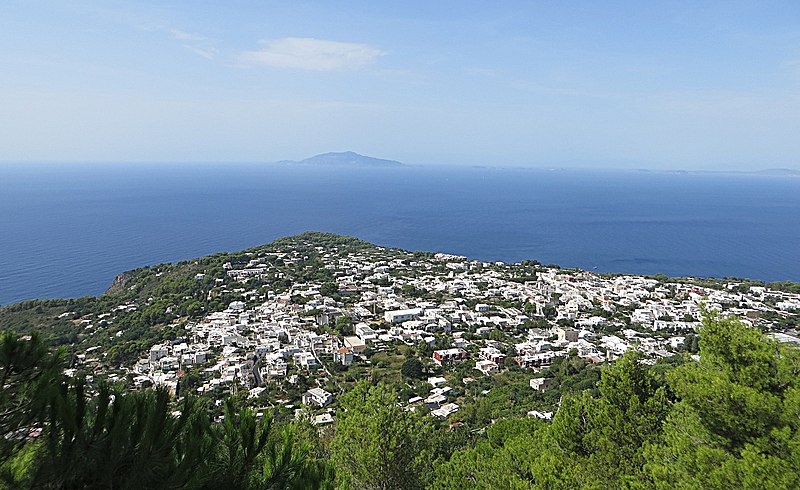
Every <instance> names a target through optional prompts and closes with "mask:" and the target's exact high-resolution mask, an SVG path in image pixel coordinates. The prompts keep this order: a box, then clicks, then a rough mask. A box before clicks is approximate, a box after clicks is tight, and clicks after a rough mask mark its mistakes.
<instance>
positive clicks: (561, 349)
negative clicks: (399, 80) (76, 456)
mask: <svg viewBox="0 0 800 490" xmlns="http://www.w3.org/2000/svg"><path fill="white" fill-rule="evenodd" d="M306 253H307V252H306ZM315 255H316V258H317V259H319V260H320V261H321V262H322V264H323V267H324V269H325V271H326V272H327V273H328V274H329V275H330V277H332V278H333V281H335V284H336V288H337V289H336V290H335V291H334V292H333V293H331V292H329V291H328V292H326V294H323V292H322V289H323V285H322V284H315V283H292V284H291V286H290V287H288V288H287V289H286V290H283V291H269V292H268V293H260V292H258V291H257V286H258V285H259V284H262V283H263V281H264V280H265V279H266V278H270V277H289V278H290V276H289V272H288V270H289V269H288V267H289V266H293V265H295V264H298V263H301V262H302V261H303V260H306V259H307V258H308V257H307V255H304V253H301V252H297V251H293V250H291V249H289V250H283V251H272V252H264V253H263V256H253V257H251V260H249V262H247V263H242V264H230V263H227V264H225V266H224V268H223V269H224V277H220V278H215V284H219V285H221V286H220V287H226V288H228V287H230V288H237V289H234V290H235V291H239V292H240V294H241V299H240V300H237V301H233V302H231V303H230V304H229V305H228V307H227V308H225V309H224V310H222V311H216V312H210V313H208V314H207V315H206V316H204V317H203V318H202V319H201V320H199V321H194V322H191V323H189V324H188V325H186V326H185V330H184V331H185V335H183V336H182V337H180V338H178V339H176V340H174V341H170V342H165V343H162V344H158V345H154V346H152V348H151V349H150V350H149V352H148V353H147V355H146V356H145V357H143V358H142V359H140V360H139V361H138V362H136V364H135V365H133V366H131V367H130V374H131V376H132V379H133V384H134V386H137V387H144V386H150V385H163V386H167V387H168V388H169V389H170V390H172V391H174V392H176V391H177V390H178V387H179V385H180V383H179V379H180V378H181V376H184V375H185V373H186V372H187V371H188V370H190V369H193V370H195V371H197V370H199V372H200V373H201V374H202V380H201V383H200V386H198V387H196V388H195V389H196V390H197V391H198V392H199V393H201V394H202V393H214V392H215V390H227V391H231V390H248V391H249V393H250V395H251V396H253V397H258V396H260V395H261V394H262V393H263V390H264V388H263V387H264V385H265V384H267V383H269V382H272V381H275V382H278V383H292V382H293V379H295V380H296V379H297V376H298V375H299V374H302V375H303V376H304V377H305V378H307V379H311V380H313V381H314V382H315V383H316V384H317V386H316V387H313V388H310V389H308V390H307V391H306V392H305V393H304V394H303V395H302V396H301V397H300V400H296V401H295V402H299V403H301V404H303V405H306V406H308V407H311V408H313V409H319V410H322V409H326V407H329V406H330V405H331V404H333V403H334V402H335V398H336V393H331V392H330V391H328V390H326V389H325V387H326V386H328V387H330V384H328V382H329V381H330V380H331V379H332V377H334V376H335V373H332V369H331V368H332V367H333V365H340V366H342V367H347V366H350V365H352V364H354V363H363V362H368V360H369V358H370V355H371V354H372V353H374V352H378V351H382V350H387V349H391V348H392V346H393V345H400V344H404V345H408V346H420V345H424V346H429V350H428V352H430V351H431V350H432V355H431V356H430V358H429V359H428V361H427V362H429V363H430V364H431V365H432V366H441V367H442V368H444V369H445V370H446V369H447V368H448V367H450V366H452V365H454V364H461V363H466V362H468V363H470V365H474V372H475V376H492V375H494V374H496V373H498V372H500V371H502V370H504V369H506V367H507V365H508V363H512V362H513V363H515V364H516V365H517V366H519V367H521V368H523V369H530V370H532V379H531V389H532V390H537V391H542V390H546V389H549V388H550V387H551V386H550V385H549V384H548V383H549V382H548V381H547V380H546V379H545V378H537V377H534V376H533V371H535V370H538V369H540V368H542V367H544V366H548V365H549V364H551V363H552V362H553V360H554V359H555V358H557V357H559V356H567V355H570V354H572V355H578V356H580V357H582V358H584V359H586V360H589V361H591V362H603V361H611V360H614V359H616V358H617V357H619V356H621V355H622V354H624V353H625V352H626V351H628V350H631V349H637V350H639V351H641V352H642V353H644V355H645V358H646V359H648V362H655V360H657V359H658V358H660V357H668V356H671V355H673V354H674V351H675V350H676V349H678V348H680V346H681V344H682V343H683V342H684V340H685V336H686V334H687V333H691V332H693V331H695V330H696V329H697V328H698V326H699V324H700V323H699V322H700V320H701V317H702V311H703V309H706V310H718V311H722V312H723V313H724V314H735V315H738V316H739V317H741V318H742V319H743V320H744V321H746V322H758V321H760V320H759V319H760V317H761V316H762V315H763V313H765V312H774V313H776V314H779V315H783V316H786V315H792V314H794V312H795V311H800V295H797V294H791V293H784V292H779V291H773V290H770V289H767V288H764V287H750V288H749V290H746V291H744V292H743V291H742V289H743V288H740V287H736V286H737V284H731V285H730V287H723V288H721V289H712V288H705V287H700V286H697V285H694V284H683V283H678V282H674V283H664V282H659V281H657V280H655V279H650V278H645V277H640V276H632V275H624V276H613V277H604V276H600V275H598V274H594V273H591V272H583V271H564V270H560V269H557V268H551V267H541V266H539V267H537V269H536V274H535V276H534V277H530V276H528V277H526V278H525V280H522V281H521V280H519V279H518V278H519V275H520V274H519V268H520V265H519V264H504V263H500V262H479V261H474V260H467V259H466V258H464V257H459V256H453V255H446V254H435V255H432V254H429V255H422V256H420V255H419V254H411V253H406V252H402V251H397V250H388V249H382V248H379V247H375V249H374V250H373V251H371V252H370V251H342V252H340V251H339V250H338V249H336V248H335V247H332V248H325V247H317V248H316V250H315ZM197 279H198V280H204V279H205V276H204V275H203V274H198V277H197ZM407 292H413V294H409V293H407ZM128 307H130V306H128ZM345 316H346V317H349V318H350V319H352V334H350V335H341V334H340V333H338V332H336V331H335V329H333V328H332V327H333V326H334V325H335V324H336V320H337V319H338V318H341V317H345ZM780 335H782V336H783V337H781V338H782V339H783V340H786V341H796V337H795V336H794V333H793V332H781V333H780ZM429 385H430V389H429V391H428V392H427V393H419V394H418V395H419V396H416V397H412V398H411V399H410V400H409V401H408V408H409V409H414V408H415V407H416V406H420V405H422V404H424V405H425V406H427V407H428V408H429V409H430V413H431V415H432V416H435V417H439V418H443V419H446V418H447V417H449V416H450V415H451V414H453V413H455V412H457V411H458V410H459V405H458V404H457V403H456V400H452V399H451V398H450V391H451V389H450V388H449V387H448V386H446V379H445V378H442V377H432V378H431V379H430V380H429ZM330 413H331V412H329V411H326V412H325V414H328V415H326V416H325V417H323V418H322V419H320V420H322V421H323V422H324V421H330V420H329V419H330V417H331V416H330ZM546 416H547V414H546V413H543V414H542V417H543V418H546ZM321 423H322V422H321Z"/></svg>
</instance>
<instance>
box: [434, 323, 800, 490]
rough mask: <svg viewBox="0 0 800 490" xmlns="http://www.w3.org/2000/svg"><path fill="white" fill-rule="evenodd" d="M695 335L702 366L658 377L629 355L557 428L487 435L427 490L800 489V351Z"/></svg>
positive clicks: (566, 405)
mask: <svg viewBox="0 0 800 490" xmlns="http://www.w3.org/2000/svg"><path fill="white" fill-rule="evenodd" d="M700 334H701V340H700V356H701V360H700V362H687V363H685V364H683V365H681V366H679V367H677V368H675V369H672V370H669V371H667V372H666V374H665V375H663V376H662V375H660V374H658V372H657V371H656V370H654V369H653V368H648V367H647V366H646V365H644V364H642V363H639V362H637V357H636V354H633V353H629V354H627V355H626V356H624V357H623V358H622V359H621V360H619V361H617V362H616V363H615V364H613V365H612V366H609V367H607V368H606V369H604V370H603V372H602V377H601V380H600V382H599V383H598V389H599V394H598V396H597V397H592V396H590V395H589V393H588V392H584V393H582V394H580V395H578V396H573V397H566V398H564V399H563V400H562V403H561V406H560V408H559V410H558V412H557V413H556V415H555V417H554V419H553V422H552V423H549V424H544V423H539V422H532V421H530V420H526V419H509V420H505V421H502V422H501V423H497V424H495V425H493V426H491V427H490V428H489V430H488V436H487V438H486V439H485V440H481V441H478V442H477V443H476V444H475V445H474V446H473V447H470V448H467V449H462V450H460V451H458V452H456V453H455V454H454V455H453V457H452V458H451V459H450V461H449V462H448V463H447V464H444V465H442V466H440V467H439V468H437V469H436V475H437V476H436V480H435V482H434V485H433V486H434V488H464V487H469V488H664V489H667V488H687V489H695V488H696V489H701V488H797V487H798V486H799V485H800V380H798V374H800V351H798V350H797V349H795V348H792V347H786V346H783V345H779V344H777V343H775V342H773V341H771V340H768V339H767V338H766V337H765V336H764V335H763V334H761V333H760V332H759V331H757V330H755V329H751V328H749V327H746V326H744V325H743V324H742V323H740V322H739V321H738V320H735V319H719V318H713V317H707V318H706V319H705V321H704V324H703V327H702V329H701V331H700Z"/></svg>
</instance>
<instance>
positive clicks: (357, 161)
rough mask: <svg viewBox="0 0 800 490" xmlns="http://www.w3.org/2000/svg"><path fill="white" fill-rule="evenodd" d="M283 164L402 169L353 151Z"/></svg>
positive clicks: (330, 153)
mask: <svg viewBox="0 0 800 490" xmlns="http://www.w3.org/2000/svg"><path fill="white" fill-rule="evenodd" d="M285 163H295V164H302V165H325V166H337V167H338V166H341V167H344V166H349V167H402V166H403V164H402V163H400V162H398V161H396V160H385V159H383V158H375V157H368V156H365V155H359V154H358V153H356V152H353V151H343V152H329V153H321V154H319V155H314V156H313V157H310V158H306V159H305V160H300V161H299V162H297V161H288V162H285Z"/></svg>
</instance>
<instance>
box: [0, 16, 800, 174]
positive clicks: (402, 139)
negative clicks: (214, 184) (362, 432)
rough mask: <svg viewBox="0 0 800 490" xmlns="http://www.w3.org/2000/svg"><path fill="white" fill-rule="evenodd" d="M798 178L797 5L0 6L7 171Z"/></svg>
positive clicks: (2, 140) (0, 134)
mask: <svg viewBox="0 0 800 490" xmlns="http://www.w3.org/2000/svg"><path fill="white" fill-rule="evenodd" d="M343 150H353V151H357V152H360V153H365V154H369V155H373V156H378V157H383V158H392V159H398V160H401V161H404V162H406V163H412V164H434V163H436V164H454V165H455V164H465V165H482V164H485V165H536V166H542V165H558V166H589V165H596V166H603V167H651V168H686V169H699V168H706V169H723V168H730V169H740V168H770V167H793V168H798V167H800V1H798V0H790V1H786V2H769V1H752V2H748V1H735V0H726V1H722V2H713V1H686V2H674V1H652V2H651V1H641V0H637V1H629V2H619V1H618V2H615V1H585V2H579V1H568V2H556V1H541V2H511V1H503V2H485V1H480V2H464V1H458V2H448V1H438V0H437V1H432V0H426V1H420V2H412V1H403V2H400V1H393V2H382V1H376V0H371V1H363V2H344V1H336V2H332V1H331V2H304V1H286V2H280V3H278V2H267V1H253V2H244V1H224V2H220V1H214V2H211V1H207V2H205V1H185V2H147V1H135V2H134V1H130V2H125V1H115V0H104V1H97V2H83V1H80V0H69V1H66V2H59V1H47V2H44V1H35V0H20V1H17V0H3V1H2V2H0V160H4V161H20V160H23V161H27V160H90V161H95V160H98V161H274V160H280V159H300V158H304V157H307V156H310V155H313V154H315V153H321V152H325V151H343Z"/></svg>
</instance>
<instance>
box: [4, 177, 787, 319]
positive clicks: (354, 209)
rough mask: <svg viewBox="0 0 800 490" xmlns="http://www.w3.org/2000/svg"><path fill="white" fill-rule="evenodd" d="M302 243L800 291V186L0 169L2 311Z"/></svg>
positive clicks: (756, 181)
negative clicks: (777, 285) (346, 239)
mask: <svg viewBox="0 0 800 490" xmlns="http://www.w3.org/2000/svg"><path fill="white" fill-rule="evenodd" d="M307 230H319V231H330V232H335V233H341V234H348V235H354V236H357V237H360V238H362V239H365V240H368V241H370V242H374V243H377V244H380V245H387V246H394V247H401V248H406V249H413V250H430V251H444V252H451V253H456V254H463V255H467V256H469V257H471V258H476V259H481V260H504V261H518V260H522V259H536V260H539V261H541V262H543V263H556V264H560V265H562V266H566V267H581V268H585V269H590V270H592V269H594V270H597V271H603V272H629V273H640V274H654V273H664V274H667V275H672V276H685V275H693V276H717V277H725V276H737V277H750V278H756V279H763V280H768V281H774V280H800V178H790V177H767V176H755V175H721V174H675V173H651V172H633V171H631V172H621V171H620V172H601V171H564V170H558V171H548V170H531V169H478V168H468V169H461V168H459V169H447V168H412V167H409V168H397V169H356V168H336V169H332V168H316V167H275V166H268V165H261V166H258V165H229V164H226V165H221V164H220V165H208V164H207V165H188V164H162V165H155V164H136V165H134V164H124V165H123V164H114V165H111V164H108V165H76V164H70V165H66V164H60V165H39V164H37V165H22V164H20V165H15V164H6V165H2V166H0V304H7V303H12V302H16V301H20V300H23V299H30V298H54V297H74V296H82V295H95V294H99V293H101V292H103V291H104V290H105V289H106V288H107V287H108V286H109V285H110V283H111V281H112V279H113V278H114V276H115V275H116V274H118V273H119V272H121V271H125V270H129V269H133V268H136V267H140V266H144V265H148V264H154V263H160V262H167V261H177V260H183V259H189V258H193V257H198V256H202V255H206V254H210V253H213V252H218V251H234V250H239V249H243V248H246V247H251V246H254V245H258V244H262V243H266V242H270V241H272V240H273V239H275V238H277V237H280V236H286V235H292V234H296V233H300V232H303V231H307Z"/></svg>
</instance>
